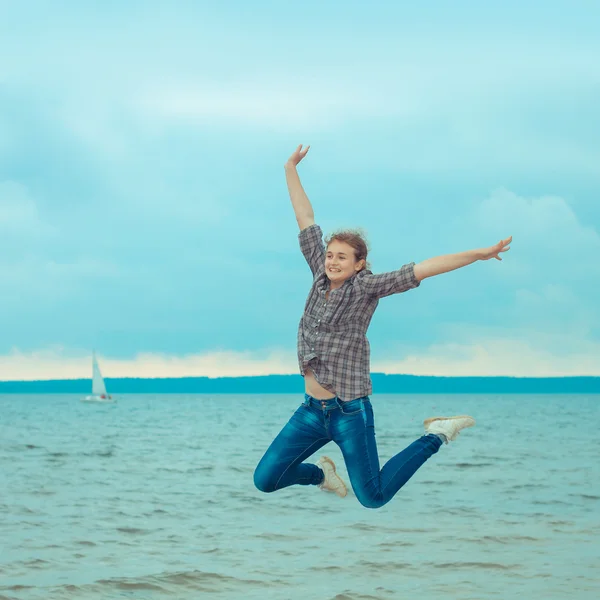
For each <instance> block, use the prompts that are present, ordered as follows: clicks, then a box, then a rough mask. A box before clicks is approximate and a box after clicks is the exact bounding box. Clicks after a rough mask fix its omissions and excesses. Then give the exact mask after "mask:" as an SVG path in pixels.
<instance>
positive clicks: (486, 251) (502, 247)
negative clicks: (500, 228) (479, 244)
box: [479, 235, 512, 260]
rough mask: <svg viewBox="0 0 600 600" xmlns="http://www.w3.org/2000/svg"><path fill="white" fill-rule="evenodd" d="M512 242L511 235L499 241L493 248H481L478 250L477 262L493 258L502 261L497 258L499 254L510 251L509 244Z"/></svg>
mask: <svg viewBox="0 0 600 600" xmlns="http://www.w3.org/2000/svg"><path fill="white" fill-rule="evenodd" d="M511 242H512V235H511V236H510V237H509V238H506V239H505V240H500V241H499V242H498V243H497V244H496V245H495V246H491V247H490V248H483V249H482V250H480V251H479V252H480V254H479V260H489V259H490V258H495V259H497V260H502V259H501V258H500V256H499V254H500V252H508V250H510V246H509V244H510V243H511Z"/></svg>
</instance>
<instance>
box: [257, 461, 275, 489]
mask: <svg viewBox="0 0 600 600" xmlns="http://www.w3.org/2000/svg"><path fill="white" fill-rule="evenodd" d="M254 485H255V486H256V489H257V490H259V491H260V492H265V493H266V494H269V493H271V492H274V491H275V490H276V489H277V487H276V482H275V480H274V478H273V477H272V475H271V474H270V473H269V471H268V470H267V469H265V468H264V467H261V466H260V465H258V467H256V470H255V471H254Z"/></svg>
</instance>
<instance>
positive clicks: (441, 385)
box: [0, 373, 600, 394]
mask: <svg viewBox="0 0 600 600" xmlns="http://www.w3.org/2000/svg"><path fill="white" fill-rule="evenodd" d="M371 378H372V380H373V394H403V393H404V394H454V393H456V394H459V393H460V394H469V393H471V394H486V393H487V394H490V393H491V394H600V377H588V376H581V377H436V376H422V375H385V374H383V373H373V374H372V375H371ZM105 382H106V387H107V389H108V391H109V393H110V394H244V393H247V394H288V393H289V394H294V393H298V394H301V393H303V381H302V378H301V377H300V375H264V376H253V377H218V378H214V379H212V378H208V377H178V378H157V379H140V378H114V379H110V378H106V379H105ZM90 390H91V380H90V379H60V380H42V381H0V394H65V393H73V394H87V393H89V392H90Z"/></svg>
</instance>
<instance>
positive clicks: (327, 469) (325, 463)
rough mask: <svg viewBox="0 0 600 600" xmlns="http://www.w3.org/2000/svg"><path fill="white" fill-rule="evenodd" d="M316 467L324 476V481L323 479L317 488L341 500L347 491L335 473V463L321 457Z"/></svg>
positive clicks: (325, 457) (326, 457)
mask: <svg viewBox="0 0 600 600" xmlns="http://www.w3.org/2000/svg"><path fill="white" fill-rule="evenodd" d="M317 465H318V466H319V467H320V468H321V470H322V471H323V474H324V475H325V479H323V483H321V484H320V485H319V488H321V489H322V490H323V491H324V492H333V493H334V494H337V495H338V496H339V497H340V498H343V497H344V496H345V495H346V494H347V493H348V489H347V488H346V484H345V483H344V482H343V481H342V478H341V477H340V476H339V475H338V474H337V473H336V472H335V463H334V462H333V461H332V460H331V459H330V458H329V457H328V456H321V458H320V459H319V460H318V461H317Z"/></svg>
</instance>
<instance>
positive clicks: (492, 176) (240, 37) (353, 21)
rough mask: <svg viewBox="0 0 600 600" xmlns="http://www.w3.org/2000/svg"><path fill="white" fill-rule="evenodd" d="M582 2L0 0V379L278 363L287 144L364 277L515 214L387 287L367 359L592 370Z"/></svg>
mask: <svg viewBox="0 0 600 600" xmlns="http://www.w3.org/2000/svg"><path fill="white" fill-rule="evenodd" d="M492 4H493V5H492ZM599 19H600V5H598V3H596V2H592V1H579V2H578V1H575V2H573V1H571V2H552V1H544V2H542V1H541V0H540V1H532V2H529V3H525V4H523V3H521V2H516V1H513V0H507V1H506V2H503V3H485V6H484V3H481V2H474V1H473V2H467V1H465V0H455V1H454V2H449V1H447V2H442V1H440V0H438V1H435V0H434V1H432V2H428V3H426V4H423V5H420V6H416V5H415V3H413V2H404V1H398V0H396V1H394V2H391V1H390V2H372V3H365V2H355V1H345V2H337V1H331V2H327V3H323V2H322V1H317V0H306V1H304V2H302V3H287V4H283V3H281V2H275V1H266V0H257V1H254V2H252V3H249V2H246V1H231V2H221V3H215V2H191V1H190V2H186V1H182V2H178V3H169V2H153V1H151V0H145V1H144V2H141V1H139V2H136V1H132V2H128V3H126V5H125V3H119V2H113V1H109V2H104V3H101V4H98V3H92V2H85V1H82V2H78V3H74V2H60V1H58V2H37V1H25V2H20V3H14V2H8V1H1V0H0V380H14V379H61V378H76V377H90V376H91V366H90V356H91V352H92V349H95V350H96V352H97V354H98V356H99V360H100V363H101V366H102V368H103V372H104V375H105V376H108V377H127V376H131V377H178V376H194V375H195V376H209V377H217V376H236V375H264V374H271V373H273V374H275V373H277V374H280V373H297V372H298V367H297V362H296V330H297V326H298V320H299V318H300V316H301V313H302V309H303V306H304V302H305V299H306V296H307V293H308V290H309V287H310V284H311V275H310V271H309V269H308V267H307V265H306V263H305V262H304V259H303V257H302V255H301V254H300V251H299V247H298V240H297V233H298V231H297V224H296V221H295V218H294V214H293V210H292V208H291V204H290V201H289V198H288V195H287V189H286V185H285V177H284V172H283V165H284V163H285V161H286V160H287V158H288V156H289V155H290V154H291V152H292V151H293V150H294V148H295V147H296V146H297V145H298V144H300V143H302V144H310V145H311V150H310V152H309V154H308V156H307V158H306V159H305V161H304V162H303V163H302V164H301V165H300V167H299V173H300V176H301V178H302V182H303V184H304V187H305V189H306V191H307V194H308V196H309V198H310V199H311V201H312V204H313V207H314V210H315V217H316V220H317V222H318V223H319V224H320V225H321V226H322V228H323V229H324V231H325V232H328V231H332V230H334V229H339V228H341V227H362V228H363V229H364V230H366V232H367V235H368V239H369V243H370V246H371V253H370V255H369V259H370V262H371V264H372V269H373V271H374V272H382V271H390V270H394V269H398V268H400V267H401V266H402V265H403V264H405V263H408V262H411V261H415V262H419V261H421V260H425V259H427V258H430V257H432V256H436V255H440V254H448V253H453V252H460V251H463V250H469V249H474V248H481V247H487V246H491V245H492V244H494V243H496V242H497V241H498V240H500V239H501V238H504V237H508V236H509V235H513V237H514V240H513V244H512V246H511V250H510V251H509V252H508V253H506V254H504V255H503V258H504V260H503V261H502V262H499V261H496V260H492V261H485V262H478V263H476V264H473V265H470V266H468V267H465V268H463V269H460V270H458V271H455V272H452V273H448V274H444V275H440V276H437V277H433V278H431V279H427V280H425V281H423V282H422V284H421V286H420V287H419V288H418V289H416V290H411V291H409V292H407V293H405V294H400V295H397V296H392V297H389V298H384V299H383V300H382V301H381V303H380V305H379V307H378V309H377V312H376V313H375V317H374V319H373V321H372V324H371V327H370V330H369V340H370V342H371V348H372V354H371V359H372V371H376V372H386V373H408V374H420V375H460V376H468V375H478V376H480V375H490V376H491V375H513V376H553V375H600V309H599V308H598V307H600V260H599V259H600V234H599V228H600V202H599V199H598V190H599V187H600V112H599V111H598V106H599V105H600V60H599V59H598V58H599V57H600V38H599V36H598V35H597V23H598V21H599Z"/></svg>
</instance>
